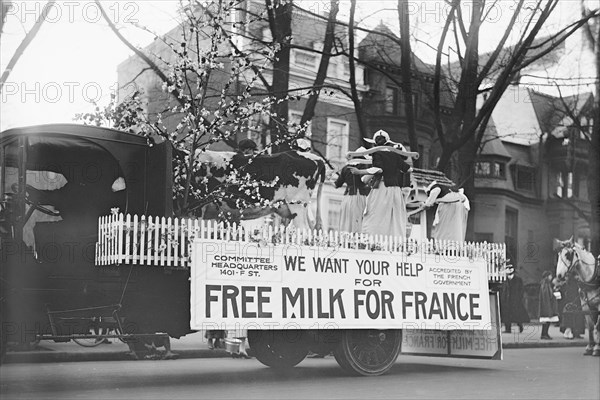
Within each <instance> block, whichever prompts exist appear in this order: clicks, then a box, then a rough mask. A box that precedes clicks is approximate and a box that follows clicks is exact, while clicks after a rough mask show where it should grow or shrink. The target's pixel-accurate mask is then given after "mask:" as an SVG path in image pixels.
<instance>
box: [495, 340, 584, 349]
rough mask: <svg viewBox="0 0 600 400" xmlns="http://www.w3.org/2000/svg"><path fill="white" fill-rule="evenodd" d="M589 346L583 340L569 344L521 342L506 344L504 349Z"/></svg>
mask: <svg viewBox="0 0 600 400" xmlns="http://www.w3.org/2000/svg"><path fill="white" fill-rule="evenodd" d="M586 344H587V341H582V340H578V341H576V340H573V341H569V342H564V341H556V342H553V341H552V340H549V341H545V342H543V343H540V342H521V343H518V342H516V343H504V344H503V345H502V348H503V349H535V348H540V349H542V348H546V347H551V348H556V347H581V348H584V347H585V346H586Z"/></svg>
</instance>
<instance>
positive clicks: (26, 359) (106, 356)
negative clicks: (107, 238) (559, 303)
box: [2, 341, 587, 364]
mask: <svg viewBox="0 0 600 400" xmlns="http://www.w3.org/2000/svg"><path fill="white" fill-rule="evenodd" d="M586 343H587V342H583V341H572V342H564V341H556V342H552V341H544V342H533V341H532V342H520V343H504V344H503V345H502V349H504V350H506V349H534V348H558V347H581V348H582V349H583V348H584V347H585V345H586ZM173 352H174V353H176V354H177V355H179V357H178V359H193V358H207V359H210V358H229V357H231V354H230V353H228V352H227V351H225V350H222V349H217V350H207V349H200V350H192V349H186V350H176V349H174V350H173ZM82 361H133V359H132V358H131V357H130V356H129V354H128V352H127V351H109V352H96V353H94V352H88V353H86V352H77V353H75V352H65V351H29V352H25V351H24V352H8V353H6V355H5V356H4V359H3V360H2V363H3V364H17V363H64V362H82ZM140 361H149V360H140Z"/></svg>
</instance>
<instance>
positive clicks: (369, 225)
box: [362, 181, 407, 237]
mask: <svg viewBox="0 0 600 400" xmlns="http://www.w3.org/2000/svg"><path fill="white" fill-rule="evenodd" d="M406 223H407V215H406V201H405V200H404V194H403V193H402V188H401V187H399V186H390V187H387V186H385V183H384V182H383V181H381V182H380V183H379V187H378V188H376V189H372V190H371V192H370V193H369V195H368V196H367V205H366V207H365V213H364V216H363V221H362V232H363V233H367V234H370V235H392V236H400V237H406Z"/></svg>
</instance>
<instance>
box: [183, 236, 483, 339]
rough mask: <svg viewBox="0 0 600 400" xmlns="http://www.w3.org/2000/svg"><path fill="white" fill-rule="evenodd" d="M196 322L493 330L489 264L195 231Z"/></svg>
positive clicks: (210, 325)
mask: <svg viewBox="0 0 600 400" xmlns="http://www.w3.org/2000/svg"><path fill="white" fill-rule="evenodd" d="M191 327H192V329H238V328H242V329H323V328H344V329H357V328H381V329H440V330H455V329H486V330H487V329H490V305H489V298H488V281H487V275H486V264H485V261H484V260H482V259H475V260H473V259H471V260H470V259H468V258H460V257H455V258H451V259H450V258H448V257H441V256H436V255H431V254H428V255H426V254H419V253H417V254H413V255H410V256H407V255H406V254H401V253H389V252H383V251H375V252H372V251H369V250H352V249H339V250H335V249H331V248H317V247H308V246H298V245H284V244H278V245H272V244H266V245H265V244H262V245H259V244H258V243H246V242H227V241H220V240H200V239H197V240H195V241H194V243H193V245H192V266H191Z"/></svg>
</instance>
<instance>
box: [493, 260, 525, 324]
mask: <svg viewBox="0 0 600 400" xmlns="http://www.w3.org/2000/svg"><path fill="white" fill-rule="evenodd" d="M505 269H506V281H505V282H504V283H503V284H502V286H501V287H500V318H501V319H502V322H503V323H504V332H505V333H511V332H512V324H513V323H516V324H517V326H518V327H519V333H521V332H523V323H524V322H529V315H528V314H527V310H526V309H525V305H524V304H523V299H524V294H525V289H524V286H523V280H522V279H521V278H520V277H519V276H517V275H516V274H515V267H514V266H513V265H512V264H511V260H510V259H507V260H506V266H505Z"/></svg>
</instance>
